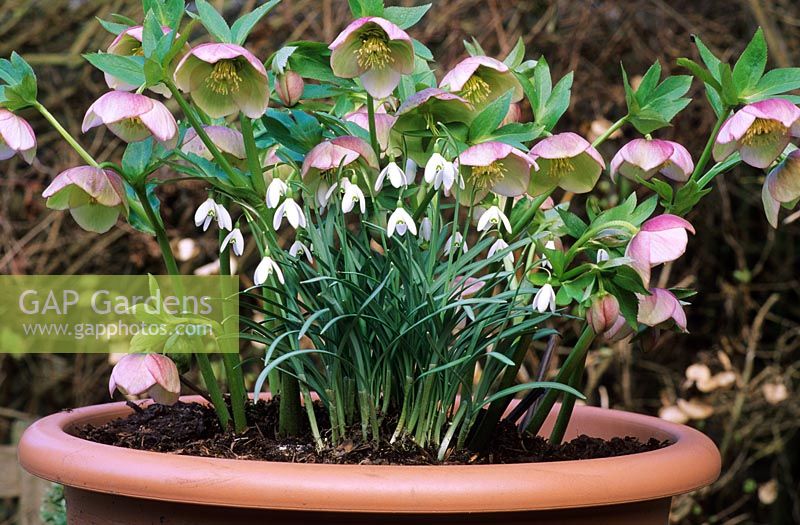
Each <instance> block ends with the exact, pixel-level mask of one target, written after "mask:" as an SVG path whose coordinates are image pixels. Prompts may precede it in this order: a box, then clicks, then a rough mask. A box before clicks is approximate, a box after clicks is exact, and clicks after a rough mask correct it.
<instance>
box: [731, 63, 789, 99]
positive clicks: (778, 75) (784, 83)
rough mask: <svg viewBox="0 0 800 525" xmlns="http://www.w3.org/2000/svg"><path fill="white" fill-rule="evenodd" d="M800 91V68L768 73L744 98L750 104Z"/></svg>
mask: <svg viewBox="0 0 800 525" xmlns="http://www.w3.org/2000/svg"><path fill="white" fill-rule="evenodd" d="M796 89H800V67H786V68H780V69H773V70H771V71H767V74H766V75H764V76H763V77H761V79H760V80H759V81H758V83H757V84H756V86H755V87H754V88H752V90H751V91H750V92H749V93H748V94H747V96H745V97H744V100H745V101H746V102H748V103H750V102H757V101H759V100H763V99H765V98H769V97H771V96H774V95H780V94H783V93H786V92H789V91H794V90H796Z"/></svg>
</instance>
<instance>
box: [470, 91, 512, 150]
mask: <svg viewBox="0 0 800 525" xmlns="http://www.w3.org/2000/svg"><path fill="white" fill-rule="evenodd" d="M513 95H514V91H513V90H511V89H510V90H508V91H507V92H506V93H505V94H503V96H501V97H500V98H498V99H497V100H495V101H493V102H492V103H491V104H489V105H487V106H486V107H485V108H484V109H483V111H481V112H480V113H479V114H478V116H477V117H475V120H473V121H472V123H471V124H470V126H469V138H470V140H471V141H473V142H474V141H475V140H477V139H480V138H483V137H486V136H487V135H489V134H490V133H492V132H493V131H495V130H496V129H497V126H499V125H500V123H501V122H502V121H503V119H504V118H505V116H506V115H507V114H508V108H509V106H511V97H512V96H513Z"/></svg>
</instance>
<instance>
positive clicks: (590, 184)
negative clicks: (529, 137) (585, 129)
mask: <svg viewBox="0 0 800 525" xmlns="http://www.w3.org/2000/svg"><path fill="white" fill-rule="evenodd" d="M530 155H531V157H533V158H534V159H536V161H537V163H538V164H539V170H538V171H537V172H536V174H535V175H533V176H532V177H531V182H530V185H529V186H528V193H530V194H531V195H534V196H536V195H541V194H542V193H545V192H547V191H550V190H552V189H554V188H555V187H560V188H561V189H564V190H566V191H571V192H573V193H586V192H588V191H590V190H591V189H592V188H594V185H595V184H596V183H597V180H598V179H599V178H600V173H601V172H602V171H603V169H604V168H605V162H604V161H603V157H601V156H600V153H598V151H597V150H596V149H595V148H594V147H593V146H592V145H591V144H590V143H589V142H588V141H587V140H586V139H584V138H583V137H581V136H580V135H577V134H575V133H571V132H567V133H559V134H556V135H553V136H551V137H547V138H545V139H543V140H541V141H539V142H538V143H537V144H536V145H534V146H533V148H531V151H530Z"/></svg>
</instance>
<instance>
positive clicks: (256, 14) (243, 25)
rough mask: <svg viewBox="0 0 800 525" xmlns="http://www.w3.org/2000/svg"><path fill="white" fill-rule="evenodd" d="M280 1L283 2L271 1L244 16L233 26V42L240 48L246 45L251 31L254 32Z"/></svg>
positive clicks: (278, 0)
mask: <svg viewBox="0 0 800 525" xmlns="http://www.w3.org/2000/svg"><path fill="white" fill-rule="evenodd" d="M280 1H281V0H270V1H269V2H267V3H266V4H263V5H260V6H258V7H257V8H256V9H253V10H252V11H250V12H249V13H247V14H246V15H242V16H241V17H240V18H239V19H238V20H237V21H236V22H234V23H233V25H232V26H231V37H232V38H233V42H234V43H235V44H239V45H240V46H241V45H244V41H245V40H247V36H248V35H249V34H250V31H252V30H253V28H254V27H255V26H256V24H257V23H258V22H259V20H261V19H262V18H263V17H264V16H265V15H266V14H267V13H269V12H270V11H271V10H272V8H273V7H275V6H276V5H278V3H280Z"/></svg>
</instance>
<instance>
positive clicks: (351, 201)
mask: <svg viewBox="0 0 800 525" xmlns="http://www.w3.org/2000/svg"><path fill="white" fill-rule="evenodd" d="M337 188H341V189H342V190H344V193H343V195H342V212H344V213H350V212H351V211H353V208H354V207H355V205H356V203H358V207H359V209H360V210H361V213H362V214H364V213H366V212H367V199H366V197H364V192H363V191H361V188H359V187H358V185H357V184H353V183H352V182H350V179H348V178H347V177H345V178H344V179H342V182H341V184H339V183H336V184H334V185H333V186H331V189H329V190H328V193H327V194H326V195H325V202H326V203H327V202H328V201H329V200H330V198H331V195H333V192H334V191H336V189H337Z"/></svg>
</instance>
